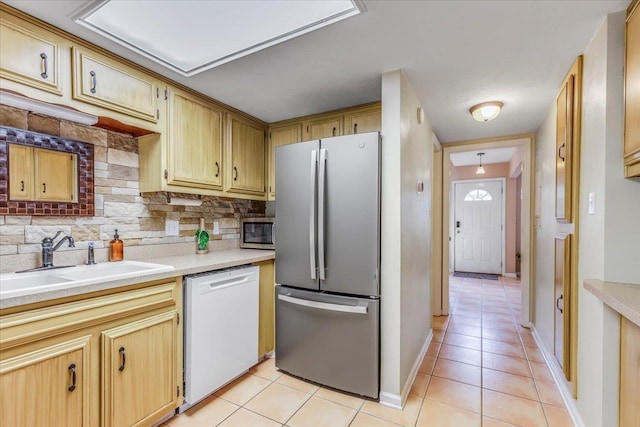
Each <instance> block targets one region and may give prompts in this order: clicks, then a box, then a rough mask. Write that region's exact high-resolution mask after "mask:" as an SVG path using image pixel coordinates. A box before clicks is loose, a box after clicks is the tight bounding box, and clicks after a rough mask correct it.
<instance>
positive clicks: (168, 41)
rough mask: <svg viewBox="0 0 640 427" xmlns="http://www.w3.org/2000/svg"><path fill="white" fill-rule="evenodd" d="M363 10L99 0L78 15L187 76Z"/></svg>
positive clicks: (344, 1) (331, 4) (338, 4)
mask: <svg viewBox="0 0 640 427" xmlns="http://www.w3.org/2000/svg"><path fill="white" fill-rule="evenodd" d="M364 11H366V7H365V6H364V3H363V2H362V0H333V1H323V0H308V1H287V0H284V1H283V0H273V1H247V0H233V1H229V0H225V1H223V0H220V1H194V0H184V1H178V0H165V1H134V0H122V1H111V0H98V1H97V2H90V3H89V5H88V6H86V7H84V8H82V9H81V10H80V11H78V12H77V13H76V14H75V16H74V19H75V20H76V22H77V23H78V24H80V25H83V26H85V27H87V28H89V29H91V30H92V31H95V32H96V33H98V34H101V35H103V36H104V37H107V38H109V39H111V40H113V41H115V42H116V43H119V44H121V45H122V46H125V47H126V48H128V49H131V50H133V51H135V52H137V53H139V54H141V55H143V56H145V57H147V58H149V59H151V60H153V61H156V62H157V63H159V64H162V65H163V66H165V67H167V68H169V69H171V70H173V71H176V72H178V73H180V74H182V75H184V76H187V77H188V76H193V75H195V74H198V73H201V72H203V71H205V70H208V69H210V68H213V67H217V66H219V65H222V64H225V63H227V62H230V61H233V60H235V59H238V58H241V57H243V56H246V55H249V54H251V53H254V52H257V51H259V50H262V49H265V48H267V47H269V46H273V45H275V44H278V43H281V42H283V41H285V40H289V39H291V38H294V37H297V36H299V35H302V34H305V33H308V32H310V31H313V30H317V29H319V28H322V27H325V26H327V25H330V24H333V23H335V22H338V21H341V20H343V19H346V18H349V17H351V16H354V15H357V14H359V13H362V12H364ZM141 22H144V23H143V24H142V26H141ZM142 28H144V30H142Z"/></svg>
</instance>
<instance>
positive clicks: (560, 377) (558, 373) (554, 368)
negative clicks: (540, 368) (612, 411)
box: [531, 323, 585, 427]
mask: <svg viewBox="0 0 640 427" xmlns="http://www.w3.org/2000/svg"><path fill="white" fill-rule="evenodd" d="M531 333H532V334H533V338H534V339H535V340H536V343H537V344H538V347H539V348H540V351H542V355H543V356H544V360H545V361H546V362H547V366H548V367H549V370H550V371H551V376H552V377H553V380H554V381H555V383H556V385H557V386H558V389H559V390H560V395H561V396H562V400H563V401H564V405H565V406H566V407H567V411H568V412H569V416H570V417H571V421H573V425H575V426H576V427H585V425H584V422H583V421H582V417H581V416H580V412H579V411H578V406H577V405H576V400H575V399H574V398H573V395H572V393H571V390H569V383H568V382H567V381H566V380H565V378H564V374H563V373H562V370H561V369H560V367H559V366H558V365H556V363H555V361H554V358H553V354H552V353H551V352H549V350H547V347H546V346H545V345H544V343H543V342H542V339H541V338H540V335H538V331H537V330H536V327H535V325H534V324H533V323H531Z"/></svg>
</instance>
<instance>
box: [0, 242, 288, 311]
mask: <svg viewBox="0 0 640 427" xmlns="http://www.w3.org/2000/svg"><path fill="white" fill-rule="evenodd" d="M274 258H275V251H266V250H258V249H231V250H224V251H215V252H210V253H208V254H206V255H196V254H191V255H178V256H172V257H162V258H151V259H146V260H141V261H146V262H151V263H155V264H165V265H170V266H172V267H173V268H174V269H173V270H171V271H166V272H162V273H150V274H140V275H139V276H137V277H132V278H126V279H114V280H108V279H106V280H104V281H101V282H100V283H94V284H87V285H84V286H77V287H74V286H71V287H69V288H65V289H58V290H55V291H49V292H46V291H45V292H37V293H33V294H29V295H22V296H15V297H6V298H2V299H0V309H5V308H9V307H16V306H19V305H25V304H31V303H35V302H42V301H49V300H53V299H58V298H64V297H70V296H75V295H81V294H86V293H90V292H96V291H103V290H108V289H114V288H118V287H122V286H128V285H134V284H137V283H143V282H150V281H153V280H162V279H166V278H169V277H177V276H186V275H188V274H196V273H202V272H205V271H213V270H221V269H223V268H228V267H236V266H239V265H244V264H251V263H255V262H260V261H267V260H270V259H274Z"/></svg>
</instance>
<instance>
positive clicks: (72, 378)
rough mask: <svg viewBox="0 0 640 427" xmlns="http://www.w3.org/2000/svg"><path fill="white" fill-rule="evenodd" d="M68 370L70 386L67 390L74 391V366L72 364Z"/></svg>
mask: <svg viewBox="0 0 640 427" xmlns="http://www.w3.org/2000/svg"><path fill="white" fill-rule="evenodd" d="M68 369H69V372H71V386H70V387H69V388H68V389H67V390H69V391H73V390H75V389H76V364H75V363H72V364H71V365H69V368H68Z"/></svg>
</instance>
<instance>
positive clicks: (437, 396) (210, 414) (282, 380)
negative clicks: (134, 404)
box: [165, 277, 573, 427]
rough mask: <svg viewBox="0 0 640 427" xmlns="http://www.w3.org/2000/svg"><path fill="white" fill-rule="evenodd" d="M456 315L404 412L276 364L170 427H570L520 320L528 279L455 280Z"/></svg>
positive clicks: (440, 321)
mask: <svg viewBox="0 0 640 427" xmlns="http://www.w3.org/2000/svg"><path fill="white" fill-rule="evenodd" d="M450 302H451V315H450V316H441V317H434V319H433V330H434V338H433V341H432V343H431V345H430V346H429V349H428V350H427V355H426V356H425V357H424V359H423V361H422V364H421V366H420V371H419V373H418V376H417V377H416V381H415V382H414V384H413V387H412V389H411V394H410V396H409V398H408V400H407V403H406V405H405V408H404V410H402V411H400V410H396V409H391V408H388V407H386V406H382V405H380V404H379V403H377V402H374V401H369V400H364V399H360V398H358V397H354V396H351V395H347V394H343V393H339V392H336V391H333V390H330V389H327V388H324V387H318V386H317V385H315V384H311V383H307V382H305V381H301V380H299V379H297V378H294V377H291V376H289V375H286V374H283V373H281V372H279V371H278V370H277V369H276V368H275V365H274V361H273V359H268V360H266V361H264V362H262V363H260V364H259V365H257V366H256V367H254V368H253V369H251V371H250V372H249V373H248V374H246V375H244V376H242V377H241V378H239V379H238V380H236V381H234V382H233V383H231V384H229V385H228V386H226V387H225V388H223V389H222V390H220V391H218V392H217V393H215V394H214V396H211V397H210V398H208V399H206V400H205V401H203V402H201V403H200V404H199V405H197V406H196V407H194V408H191V409H190V410H189V411H187V412H185V413H184V414H181V415H178V416H175V417H173V418H172V419H170V420H169V421H167V422H166V423H165V426H170V427H174V426H196V427H209V426H211V427H213V426H222V427H230V426H238V427H260V426H265V427H271V426H282V425H286V426H289V427H323V426H327V427H340V426H345V427H346V426H350V427H390V426H398V425H401V426H416V427H427V426H428V427H440V426H443V427H444V426H449V427H473V426H478V427H479V426H483V427H499V426H502V427H505V426H514V425H515V426H526V427H528V426H532V427H537V426H547V427H565V426H566V427H569V426H572V425H573V424H572V423H571V419H570V417H569V414H568V412H567V411H566V409H565V407H564V404H563V402H562V398H561V396H560V393H559V391H558V389H557V387H556V385H555V383H553V379H552V377H551V374H550V372H549V369H548V368H547V366H546V364H545V362H544V358H543V356H542V353H541V352H540V350H539V349H538V348H537V346H536V342H535V340H534V339H533V336H532V335H531V332H530V331H529V330H528V329H525V328H522V327H520V326H518V325H517V324H516V323H515V320H517V319H519V316H520V282H519V281H517V280H515V279H510V278H500V279H499V280H498V281H495V280H480V279H466V278H465V279H461V278H457V277H451V278H450Z"/></svg>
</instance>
